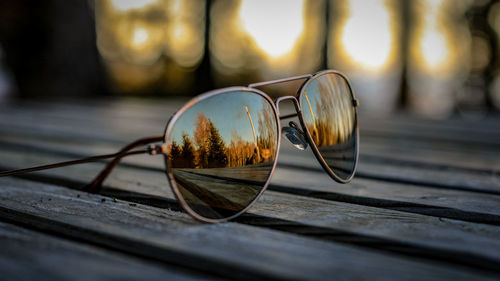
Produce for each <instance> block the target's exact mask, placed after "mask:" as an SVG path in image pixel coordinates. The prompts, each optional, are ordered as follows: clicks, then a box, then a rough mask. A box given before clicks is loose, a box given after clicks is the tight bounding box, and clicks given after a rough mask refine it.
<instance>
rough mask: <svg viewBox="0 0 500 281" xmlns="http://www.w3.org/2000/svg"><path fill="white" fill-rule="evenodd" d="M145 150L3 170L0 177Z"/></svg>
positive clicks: (140, 152)
mask: <svg viewBox="0 0 500 281" xmlns="http://www.w3.org/2000/svg"><path fill="white" fill-rule="evenodd" d="M147 152H148V151H147V150H138V151H130V152H128V153H125V154H120V153H114V154H106V155H98V156H92V157H87V158H82V159H77V160H71V161H65V162H59V163H54V164H49V165H43V166H35V167H31V168H25V169H18V170H10V171H3V172H0V177H7V176H15V175H19V174H24V173H30V172H36V171H41V170H48V169H55V168H61V167H66V166H70V165H77V164H83V163H89V162H95V161H99V160H104V159H109V158H114V157H124V156H127V155H134V154H142V153H147Z"/></svg>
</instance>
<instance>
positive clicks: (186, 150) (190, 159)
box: [181, 134, 195, 168]
mask: <svg viewBox="0 0 500 281" xmlns="http://www.w3.org/2000/svg"><path fill="white" fill-rule="evenodd" d="M181 159H182V167H183V168H194V167H195V155H194V147H193V143H192V141H191V139H190V138H189V136H188V135H187V134H183V135H182V152H181Z"/></svg>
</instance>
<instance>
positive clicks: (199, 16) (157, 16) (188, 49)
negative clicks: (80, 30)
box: [96, 0, 205, 92]
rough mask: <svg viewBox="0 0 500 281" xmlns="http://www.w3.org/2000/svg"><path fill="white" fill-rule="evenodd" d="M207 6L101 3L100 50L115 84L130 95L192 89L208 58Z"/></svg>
mask: <svg viewBox="0 0 500 281" xmlns="http://www.w3.org/2000/svg"><path fill="white" fill-rule="evenodd" d="M204 3H205V2H204V1H201V0H188V1H179V0H141V1H128V0H103V1H96V32H97V47H98V49H99V52H100V54H101V56H102V57H103V58H104V61H105V64H106V66H107V68H108V71H109V74H110V77H111V79H112V80H113V81H114V85H115V86H116V87H117V88H118V89H119V90H120V91H125V92H127V91H132V92H137V91H140V90H141V89H146V90H147V89H148V88H151V86H152V85H159V86H158V87H157V88H159V90H160V91H161V90H162V85H168V87H165V88H168V89H174V90H179V91H182V90H183V89H185V88H189V87H190V85H192V82H193V79H194V77H193V73H192V72H193V71H194V69H195V68H196V66H197V65H198V64H199V63H200V61H201V58H202V57H203V47H204V40H205V38H204V28H205V26H204V20H205V18H204V11H205V5H204ZM172 74H173V75H172ZM153 88H154V87H153ZM165 88H163V89H165ZM150 91H151V90H150Z"/></svg>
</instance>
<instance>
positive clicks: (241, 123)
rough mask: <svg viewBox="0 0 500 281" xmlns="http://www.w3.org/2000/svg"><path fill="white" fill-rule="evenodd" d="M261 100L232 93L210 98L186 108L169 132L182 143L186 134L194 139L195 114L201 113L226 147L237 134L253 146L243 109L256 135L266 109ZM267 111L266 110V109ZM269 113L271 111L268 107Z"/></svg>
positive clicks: (250, 95)
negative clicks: (210, 123)
mask: <svg viewBox="0 0 500 281" xmlns="http://www.w3.org/2000/svg"><path fill="white" fill-rule="evenodd" d="M264 102H267V101H265V100H264V98H263V97H261V96H260V95H258V94H255V93H251V92H242V91H240V92H231V93H224V94H219V95H216V96H213V97H211V98H208V99H206V100H203V101H202V102H199V103H197V104H195V105H194V106H192V107H191V108H189V109H188V110H187V111H185V112H184V114H183V115H182V116H181V117H180V118H179V119H178V120H177V122H176V123H175V125H174V129H173V130H172V137H173V138H172V139H173V140H175V141H176V142H177V143H179V144H180V143H182V134H183V133H184V132H185V133H186V134H188V135H189V136H190V137H191V139H193V130H194V128H195V126H196V119H197V117H198V114H200V113H203V114H204V115H205V116H206V117H207V118H209V119H210V120H212V122H213V123H214V124H215V127H216V128H217V129H218V130H219V133H220V134H221V136H222V138H223V139H224V142H225V143H226V145H228V144H229V143H230V142H231V135H232V132H233V131H236V132H237V133H238V134H239V135H240V136H241V137H242V139H243V140H244V141H249V142H253V141H254V140H253V133H252V127H251V124H250V120H249V117H248V114H247V112H246V109H245V106H247V107H248V110H249V111H250V116H251V117H252V121H253V125H254V127H255V133H256V134H257V136H258V132H259V121H258V120H259V115H260V114H261V112H262V109H263V107H264V105H265V103H264ZM266 107H267V106H266ZM268 110H272V108H271V105H269V106H268Z"/></svg>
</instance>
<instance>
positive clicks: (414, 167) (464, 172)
mask: <svg viewBox="0 0 500 281" xmlns="http://www.w3.org/2000/svg"><path fill="white" fill-rule="evenodd" d="M74 127H75V126H70V125H68V128H66V129H64V131H63V132H57V136H58V137H61V136H64V135H66V136H67V138H73V139H75V140H77V142H76V143H82V144H90V143H92V140H93V138H94V137H96V136H95V135H94V134H93V133H91V132H84V130H82V129H81V127H79V128H80V130H78V132H79V133H78V135H76V136H75V135H72V131H71V129H70V128H74ZM28 131H29V132H33V131H32V130H28ZM68 131H69V132H68ZM87 133H89V134H90V135H87ZM68 134H69V136H68ZM49 135H50V136H52V133H50V134H49ZM82 135H84V136H85V137H84V136H82ZM110 135H113V136H116V137H115V138H113V140H112V141H111V143H112V144H115V145H116V146H115V147H118V144H116V143H117V141H116V140H120V139H121V138H122V137H121V134H120V133H118V132H113V133H111V132H110ZM143 135H145V134H143ZM0 136H1V137H0V139H5V140H9V139H10V140H11V142H15V143H31V144H34V143H37V142H42V141H43V139H41V138H40V137H39V136H36V134H35V135H31V136H32V137H30V136H29V135H28V136H24V138H23V137H19V136H17V137H16V136H13V135H12V134H9V135H7V134H5V133H3V134H1V135H0ZM49 138H50V137H49ZM108 138H109V136H108ZM78 139H82V140H78ZM123 139H126V138H125V137H123ZM131 139H132V138H129V140H131ZM55 140H56V141H57V138H56V139H55ZM104 141H105V140H104ZM60 142H62V143H67V142H68V140H67V139H66V140H62V141H61V140H60ZM93 142H95V141H93ZM102 142H103V140H102V139H101V141H100V142H99V141H98V142H97V143H98V144H99V146H100V145H101V143H102ZM45 143H51V141H50V140H47V141H45ZM52 143H53V141H52ZM107 147H109V150H106V152H113V151H114V149H113V148H112V147H113V146H112V145H109V144H108V145H107ZM281 150H282V151H281V156H280V163H281V164H288V166H289V167H298V166H300V167H306V168H313V169H316V170H318V169H321V168H319V165H316V163H315V162H316V161H308V160H307V158H311V153H310V152H307V151H306V152H305V153H301V152H300V151H297V150H296V149H294V148H293V147H291V146H290V145H288V143H287V142H286V140H284V141H283V145H282V149H281ZM101 151H102V150H101ZM101 151H96V152H99V153H102V152H101ZM489 154H490V155H492V154H491V153H489ZM465 157H468V156H467V155H464V156H463V157H462V158H465ZM478 157H479V156H478ZM492 157H494V158H492ZM492 157H490V158H492V159H493V160H492V161H493V162H495V161H497V159H499V158H500V156H496V155H495V156H492ZM304 158H306V160H304ZM367 158H368V159H370V157H365V156H363V154H361V156H360V164H359V168H358V177H363V178H370V179H377V180H383V181H391V182H401V183H414V184H420V185H426V186H432V187H439V188H445V189H456V190H472V191H478V192H486V193H491V194H498V193H500V187H499V186H500V171H499V170H498V169H495V168H494V167H495V166H490V168H489V169H481V170H477V169H461V168H460V167H453V166H450V165H449V164H446V165H445V164H441V165H436V164H429V163H422V162H418V161H414V160H412V161H408V160H404V161H395V160H394V158H393V159H391V158H390V157H386V158H388V159H384V158H380V157H378V158H374V157H371V158H372V159H371V160H370V161H367ZM373 158H374V159H373ZM443 159H447V158H443ZM410 160H411V159H410ZM455 160H457V159H449V160H446V161H449V162H452V161H455ZM492 161H489V162H487V163H485V165H486V164H488V165H490V164H491V163H492ZM455 166H456V165H455Z"/></svg>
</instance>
